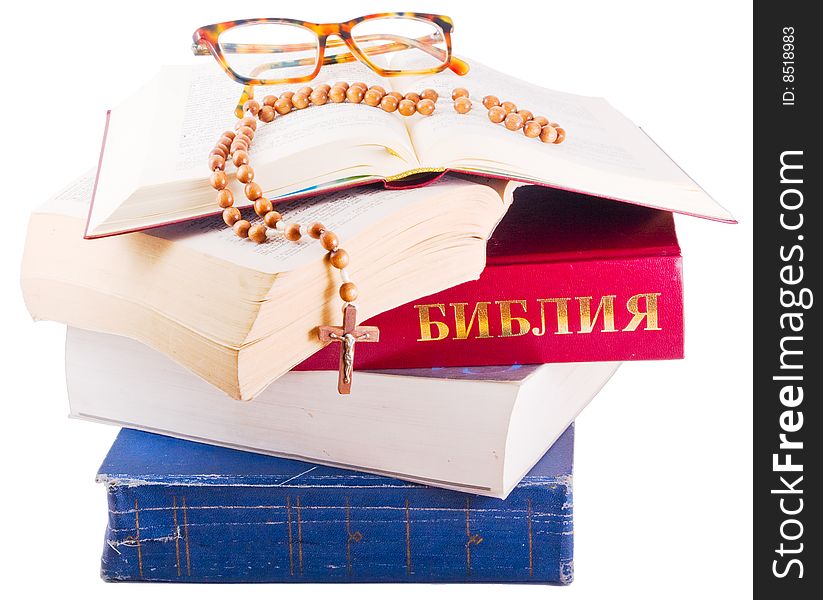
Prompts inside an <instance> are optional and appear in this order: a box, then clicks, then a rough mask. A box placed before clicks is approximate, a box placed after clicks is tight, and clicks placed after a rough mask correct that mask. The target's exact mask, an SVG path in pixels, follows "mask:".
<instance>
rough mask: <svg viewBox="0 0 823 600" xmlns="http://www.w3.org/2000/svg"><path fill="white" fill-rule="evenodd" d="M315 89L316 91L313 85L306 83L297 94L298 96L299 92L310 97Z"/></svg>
mask: <svg viewBox="0 0 823 600" xmlns="http://www.w3.org/2000/svg"><path fill="white" fill-rule="evenodd" d="M313 91H314V90H313V89H312V88H311V86H308V85H304V86H303V87H301V88H300V89H299V90H297V93H296V94H295V96H296V95H297V94H303V95H304V96H306V97H307V98H308V97H309V96H311V93H312V92H313ZM292 101H294V98H292Z"/></svg>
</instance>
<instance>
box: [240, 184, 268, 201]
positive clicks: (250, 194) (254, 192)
mask: <svg viewBox="0 0 823 600" xmlns="http://www.w3.org/2000/svg"><path fill="white" fill-rule="evenodd" d="M244 191H245V192H246V198H248V199H249V200H251V201H252V202H254V201H255V200H257V199H258V198H262V197H263V188H261V187H260V184H259V183H257V182H254V181H252V182H251V183H247V184H246V187H245V190H244Z"/></svg>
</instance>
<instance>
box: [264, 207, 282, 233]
mask: <svg viewBox="0 0 823 600" xmlns="http://www.w3.org/2000/svg"><path fill="white" fill-rule="evenodd" d="M282 220H283V215H281V214H280V213H279V212H277V211H276V210H272V211H269V212H267V213H266V214H265V215H263V222H264V223H265V224H266V226H267V227H271V228H272V229H274V228H275V227H277V222H278V221H282Z"/></svg>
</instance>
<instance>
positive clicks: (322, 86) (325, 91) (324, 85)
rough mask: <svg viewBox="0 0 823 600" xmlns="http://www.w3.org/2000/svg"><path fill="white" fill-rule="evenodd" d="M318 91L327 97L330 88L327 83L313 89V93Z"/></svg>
mask: <svg viewBox="0 0 823 600" xmlns="http://www.w3.org/2000/svg"><path fill="white" fill-rule="evenodd" d="M318 90H320V91H321V92H323V93H324V94H326V95H328V93H329V92H330V91H331V86H330V85H329V84H328V83H321V84H320V85H318V86H317V87H316V88H314V91H315V92H316V91H318Z"/></svg>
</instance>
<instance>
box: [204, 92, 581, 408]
mask: <svg viewBox="0 0 823 600" xmlns="http://www.w3.org/2000/svg"><path fill="white" fill-rule="evenodd" d="M437 97H438V96H437V92H436V91H435V90H433V89H425V90H423V91H422V92H420V93H419V94H417V93H415V92H409V93H407V94H405V95H403V94H400V93H399V92H388V93H387V92H386V90H385V89H383V88H382V87H381V86H379V85H375V86H372V87H368V86H367V85H366V84H365V83H362V82H356V83H352V84H351V85H349V84H348V83H346V82H338V83H335V84H334V85H333V86H330V85H328V84H325V83H324V84H322V85H318V86H317V87H315V88H311V87H309V86H305V87H303V88H300V89H299V90H298V91H297V92H284V93H282V94H280V96H279V97H277V96H272V95H269V96H266V97H265V98H263V104H262V105H261V104H260V103H259V102H257V100H254V99H249V100H247V101H246V102H245V103H244V104H243V113H244V116H243V117H242V118H241V119H240V120H238V121H237V123H236V124H235V126H234V131H225V132H223V134H222V135H221V137H220V139H219V140H218V141H217V144H215V146H214V148H213V149H212V150H211V152H210V153H209V161H208V162H209V169H210V170H211V178H210V182H211V186H212V187H213V188H214V189H215V190H217V204H218V205H219V206H220V208H222V209H223V221H224V222H225V223H226V225H227V226H229V227H231V228H233V229H234V232H235V233H236V234H237V235H238V236H239V237H241V238H248V239H250V240H252V241H253V242H256V243H258V244H262V243H263V242H265V241H266V240H269V239H274V238H276V237H277V236H283V237H284V238H285V239H287V240H289V241H291V242H299V241H300V240H301V239H302V238H303V237H305V236H308V237H310V238H313V239H316V240H319V241H320V244H321V245H322V246H323V248H324V249H325V250H326V251H328V255H327V258H328V261H329V263H330V264H331V266H332V267H334V268H335V269H338V270H339V271H340V279H341V280H342V283H341V285H340V288H339V290H338V293H339V294H340V298H341V299H342V300H343V303H344V304H343V326H342V327H333V326H328V325H323V326H320V327H319V330H318V338H319V339H320V341H322V342H326V343H329V342H339V343H340V364H339V374H338V380H337V391H338V392H339V393H340V394H349V393H351V384H352V373H353V370H354V346H355V344H356V343H357V342H377V341H379V338H380V332H379V330H378V329H377V327H363V326H360V327H358V326H357V307H356V305H355V304H354V301H355V300H357V295H358V291H357V286H356V285H355V284H354V282H353V281H351V279H350V277H349V274H348V271H346V267H347V266H348V265H349V254H348V253H347V252H346V251H345V250H344V249H343V248H341V247H340V239H339V238H338V237H337V235H336V234H335V233H334V232H333V231H331V230H328V229H326V228H325V227H324V226H323V224H322V223H311V224H309V225H308V226H307V225H301V224H299V223H286V221H285V219H284V218H283V215H281V214H280V213H279V212H277V211H276V210H274V206H273V205H272V202H271V200H269V199H267V198H265V197H264V196H263V190H262V188H261V187H260V185H259V184H258V183H255V181H254V169H252V167H251V165H250V164H249V148H250V147H251V142H252V140H253V139H254V134H255V131H256V130H257V121H258V120H259V121H261V122H262V123H271V122H272V121H274V119H275V117H277V116H278V115H280V116H282V115H286V114H288V113H290V112H292V111H295V110H303V109H305V108H308V107H309V106H322V105H323V104H326V103H328V102H332V103H337V104H339V103H342V102H348V103H351V104H365V105H367V106H371V107H374V108H380V109H382V110H384V111H386V112H389V113H391V112H395V111H397V112H398V113H400V114H401V115H403V116H404V117H410V116H412V115H413V114H415V113H419V114H421V115H423V116H429V115H431V114H432V113H433V112H434V110H435V107H436V102H437ZM452 100H453V102H454V110H455V111H456V112H457V113H459V114H466V113H468V112H469V111H470V110H471V108H472V102H471V99H470V98H469V92H468V90H466V89H465V88H455V90H454V91H453V92H452ZM482 103H483V106H484V107H485V108H486V110H488V117H489V121H491V122H492V123H495V124H500V123H502V124H503V126H504V127H505V128H506V129H508V130H509V131H514V132H516V131H522V132H523V135H525V136H526V137H528V138H537V139H539V140H540V141H541V142H543V143H547V144H560V143H562V142H563V140H565V139H566V132H565V131H564V129H563V128H562V127H560V126H559V125H558V124H557V123H555V122H553V121H549V120H548V119H547V118H546V117H541V116H534V115H533V114H532V113H531V112H530V111H528V110H525V109H520V110H518V108H517V106H516V105H515V104H514V103H513V102H508V101H506V102H501V101H500V99H499V98H497V96H486V97H484V98H483V100H482ZM229 161H231V162H232V163H233V164H234V166H235V167H236V168H237V170H236V172H235V177H236V178H237V180H238V181H240V182H241V183H244V184H245V188H244V193H245V195H246V198H248V199H249V200H250V201H251V202H253V203H254V212H255V213H257V215H258V216H259V217H260V218H261V219H262V221H261V222H258V223H255V224H254V225H252V224H251V223H250V222H249V221H248V220H246V219H244V218H243V215H242V214H241V213H240V210H238V209H237V207H235V206H234V196H233V195H232V192H231V190H229V189H228V188H227V186H228V183H229V179H228V175H226V171H225V169H226V163H227V162H229Z"/></svg>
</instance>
